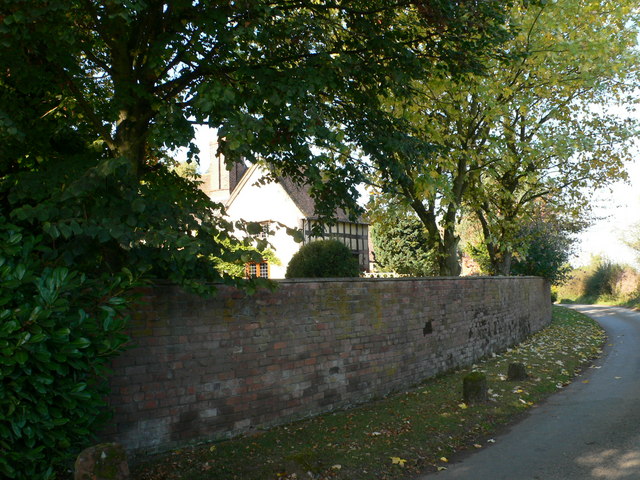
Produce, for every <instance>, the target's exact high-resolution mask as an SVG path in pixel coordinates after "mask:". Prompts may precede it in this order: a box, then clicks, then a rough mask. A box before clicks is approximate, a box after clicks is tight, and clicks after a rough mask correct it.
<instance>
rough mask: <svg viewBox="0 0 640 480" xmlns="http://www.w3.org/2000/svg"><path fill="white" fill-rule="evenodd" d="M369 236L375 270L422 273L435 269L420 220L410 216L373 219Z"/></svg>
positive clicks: (432, 272)
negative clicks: (373, 254) (374, 220)
mask: <svg viewBox="0 0 640 480" xmlns="http://www.w3.org/2000/svg"><path fill="white" fill-rule="evenodd" d="M371 239H372V242H373V251H374V252H375V256H376V263H377V264H378V266H379V270H381V271H384V272H388V271H391V272H396V273H400V274H406V275H412V276H415V277H424V276H431V275H436V274H437V273H438V268H437V263H436V262H435V261H434V254H433V251H432V248H431V245H430V244H429V241H428V238H427V235H426V232H425V229H424V224H423V223H422V222H421V221H420V220H419V219H418V218H416V217H414V216H399V217H393V218H388V219H386V221H384V222H383V221H381V220H380V221H376V222H375V223H374V224H373V226H372V228H371Z"/></svg>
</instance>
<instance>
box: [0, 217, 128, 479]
mask: <svg viewBox="0 0 640 480" xmlns="http://www.w3.org/2000/svg"><path fill="white" fill-rule="evenodd" d="M50 254H51V252H50V251H49V249H48V248H45V246H44V244H43V242H42V238H41V237H40V236H38V235H34V234H32V233H29V232H28V231H25V230H23V229H21V228H19V227H17V226H15V225H11V224H9V223H7V222H6V221H5V219H4V218H2V217H0V377H1V378H2V385H1V386H0V477H2V478H10V479H20V480H23V479H24V480H26V479H50V478H54V477H55V471H56V470H59V469H60V468H61V467H62V466H65V465H68V464H69V462H70V460H72V459H73V457H74V456H75V454H77V452H78V451H79V450H80V449H82V448H84V447H86V446H87V443H88V441H89V440H90V439H91V437H92V434H93V433H94V432H95V431H96V430H97V429H98V428H99V426H100V424H101V421H103V420H104V419H105V414H106V411H105V408H104V407H105V401H104V395H105V393H106V392H107V385H106V381H105V378H104V376H105V373H106V372H107V365H108V362H109V361H110V359H111V358H113V357H114V356H115V355H116V354H117V353H119V352H120V351H121V349H122V347H123V345H124V343H125V342H126V341H127V337H126V336H125V335H123V334H122V330H123V328H124V326H125V322H126V317H125V315H124V314H123V311H124V309H125V307H127V306H128V304H129V302H130V301H131V297H130V296H126V295H123V293H124V292H130V291H131V288H132V286H133V281H132V278H131V276H130V274H128V272H123V273H120V274H115V275H111V276H107V275H104V276H103V277H102V278H99V279H95V278H94V279H91V278H88V277H87V276H85V275H83V274H81V273H79V272H77V271H73V270H71V269H69V268H67V267H64V266H55V264H53V265H52V262H51V261H50V258H51V257H50Z"/></svg>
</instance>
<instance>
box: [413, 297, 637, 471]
mask: <svg viewBox="0 0 640 480" xmlns="http://www.w3.org/2000/svg"><path fill="white" fill-rule="evenodd" d="M569 307H570V308H573V309H575V310H577V311H579V312H582V313H584V314H586V315H589V316H590V317H591V318H593V319H595V320H597V321H598V322H599V323H600V324H601V325H602V326H603V327H604V329H605V330H606V332H607V336H608V340H607V342H606V346H605V350H604V354H603V356H602V358H600V359H598V360H596V361H595V363H594V365H593V368H590V369H587V370H586V371H585V372H584V373H583V375H582V376H580V377H577V378H576V379H575V381H574V382H573V383H572V384H571V385H569V386H567V387H566V388H565V389H564V390H562V391H561V392H560V393H557V394H555V395H553V396H552V397H550V398H549V399H548V400H547V401H545V402H544V403H542V404H541V405H539V406H537V408H534V409H532V411H531V414H530V415H528V416H527V417H526V418H525V419H524V420H523V421H521V422H519V423H518V424H516V425H514V426H513V427H512V428H511V429H509V430H508V431H507V432H505V433H503V434H501V435H499V436H497V437H496V438H495V440H496V443H495V444H494V445H493V446H491V447H488V448H486V449H484V450H479V451H478V452H477V453H473V454H471V455H469V456H467V457H466V458H463V459H462V460H461V461H460V462H458V463H455V462H452V464H451V465H450V466H449V468H448V470H446V471H443V472H438V473H433V474H429V475H426V476H425V475H423V476H420V477H417V479H416V480H452V479H456V480H574V479H575V480H578V479H579V480H590V479H594V480H596V479H597V480H632V479H633V480H638V479H640V312H633V311H631V310H628V309H624V308H618V307H605V306H591V305H571V306H569Z"/></svg>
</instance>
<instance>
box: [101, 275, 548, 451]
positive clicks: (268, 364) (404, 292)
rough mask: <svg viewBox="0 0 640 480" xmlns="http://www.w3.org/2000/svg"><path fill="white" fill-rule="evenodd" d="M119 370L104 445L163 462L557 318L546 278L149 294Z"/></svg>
mask: <svg viewBox="0 0 640 480" xmlns="http://www.w3.org/2000/svg"><path fill="white" fill-rule="evenodd" d="M146 302H147V304H146V306H145V307H143V309H142V310H141V311H140V312H139V313H137V314H136V317H135V319H134V322H133V325H132V329H131V334H132V336H133V338H134V341H135V345H136V346H135V347H134V348H132V349H130V350H128V351H127V352H125V353H124V354H123V355H122V356H121V357H120V358H118V359H117V360H116V362H115V363H114V374H113V376H112V377H111V385H112V389H113V394H112V396H111V397H110V403H111V405H112V406H113V407H115V411H116V415H115V418H114V421H113V423H112V425H111V426H110V428H109V430H108V431H107V432H105V436H106V437H108V438H111V439H115V440H117V441H119V442H122V443H123V444H124V445H125V446H126V447H127V448H129V449H130V450H138V451H153V450H159V449H165V448H170V447H173V446H176V445H180V444H184V443H186V442H188V441H195V440H200V439H217V438H223V437H228V436H233V435H236V434H238V433H242V432H245V431H247V430H249V429H252V428H262V427H266V426H269V425H274V424H277V423H282V422H284V421H288V420H292V419H295V418H300V417H303V416H308V415H312V414H317V413H320V412H323V411H327V410H330V409H335V408H342V407H347V406H349V405H352V404H356V403H360V402H364V401H366V400H368V399H370V398H372V397H374V396H382V395H385V394H387V393H389V392H392V391H395V390H399V389H404V388H407V387H409V386H411V385H413V384H416V383H418V382H420V381H421V380H423V379H425V378H427V377H430V376H433V375H436V374H438V373H440V372H443V371H446V370H449V369H452V368H455V367H459V366H463V365H469V364H471V363H472V362H473V361H475V360H477V359H478V358H480V357H483V356H485V355H487V354H490V353H491V352H495V351H499V350H502V349H505V348H506V347H508V346H510V345H513V344H514V343H517V342H518V341H520V340H522V339H523V338H524V337H526V336H527V335H529V334H530V333H532V332H534V331H536V330H538V329H540V328H541V327H543V326H544V325H546V324H547V323H548V322H549V321H550V319H551V301H550V294H549V287H548V285H547V284H546V283H545V282H544V281H543V280H541V279H539V278H525V277H519V278H518V277H509V278H506V277H503V278H499V277H498V278H478V277H476V278H433V279H354V280H351V279H348V280H333V281H325V280H317V281H282V282H280V285H279V288H278V289H277V290H276V291H275V292H269V291H260V292H258V293H256V294H255V295H253V296H246V295H245V294H244V293H242V292H239V291H237V290H234V289H232V288H228V287H221V288H220V291H219V295H218V296H217V298H214V299H203V298H200V297H197V296H195V295H190V294H186V293H184V292H182V291H181V290H179V289H178V288H176V287H156V288H154V289H153V290H151V291H149V294H148V295H147V297H146Z"/></svg>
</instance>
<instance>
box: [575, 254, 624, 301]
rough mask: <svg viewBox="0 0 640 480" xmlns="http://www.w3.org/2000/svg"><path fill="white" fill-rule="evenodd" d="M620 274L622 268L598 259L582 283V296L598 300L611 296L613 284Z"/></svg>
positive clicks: (613, 289) (613, 288)
mask: <svg viewBox="0 0 640 480" xmlns="http://www.w3.org/2000/svg"><path fill="white" fill-rule="evenodd" d="M621 274H622V266H620V265H618V264H615V263H613V262H611V261H610V260H608V259H599V261H597V263H596V265H595V268H594V269H593V271H592V272H591V274H590V275H589V276H588V277H587V278H586V280H585V283H584V294H585V295H586V296H587V297H593V298H598V297H601V296H610V295H613V293H614V291H615V284H616V282H617V281H618V279H619V278H620V275H621Z"/></svg>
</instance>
